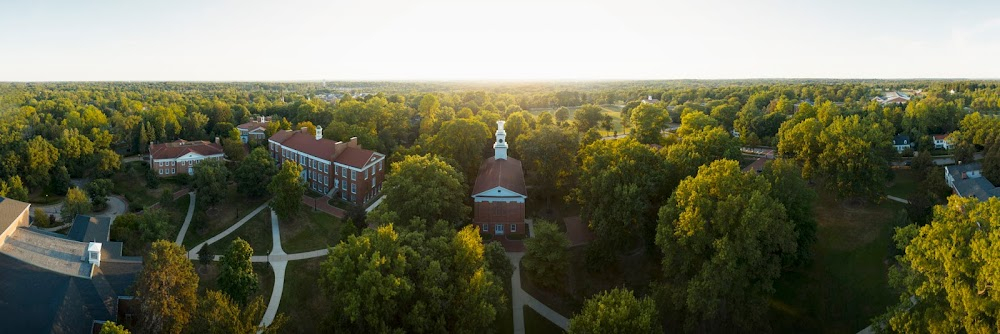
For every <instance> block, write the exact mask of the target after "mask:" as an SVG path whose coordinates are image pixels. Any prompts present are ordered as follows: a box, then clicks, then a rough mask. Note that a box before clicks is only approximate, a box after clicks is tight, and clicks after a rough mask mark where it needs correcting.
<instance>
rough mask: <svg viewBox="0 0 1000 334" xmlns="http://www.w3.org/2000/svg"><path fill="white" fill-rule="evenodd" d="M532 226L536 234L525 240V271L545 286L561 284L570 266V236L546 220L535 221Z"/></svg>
mask: <svg viewBox="0 0 1000 334" xmlns="http://www.w3.org/2000/svg"><path fill="white" fill-rule="evenodd" d="M532 227H533V228H534V229H535V236H534V237H532V238H528V240H525V241H524V252H525V253H524V258H523V259H522V260H521V261H522V264H523V265H524V271H525V273H527V274H528V275H529V276H530V277H532V278H533V279H535V280H536V281H537V282H538V283H540V284H541V285H543V286H547V287H556V286H559V285H560V284H562V283H563V282H564V281H565V277H566V274H567V269H568V268H569V250H568V248H569V238H567V237H566V234H565V233H562V232H561V231H559V227H558V226H556V225H555V224H553V223H550V222H547V221H544V220H537V221H535V224H534V225H533V226H532Z"/></svg>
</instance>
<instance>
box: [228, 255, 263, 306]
mask: <svg viewBox="0 0 1000 334" xmlns="http://www.w3.org/2000/svg"><path fill="white" fill-rule="evenodd" d="M251 256H253V248H250V244H249V243H247V242H246V241H244V240H243V239H242V238H236V239H235V240H233V241H232V242H231V243H230V244H229V249H228V250H226V254H225V255H223V256H222V261H221V262H222V268H221V272H220V273H219V289H220V290H222V292H224V293H225V294H227V295H229V297H231V298H232V299H233V300H234V301H236V303H237V304H240V305H246V303H247V301H248V300H249V298H250V296H251V295H253V294H254V293H257V284H258V283H257V281H258V279H257V274H256V273H254V272H253V264H252V263H250V257H251Z"/></svg>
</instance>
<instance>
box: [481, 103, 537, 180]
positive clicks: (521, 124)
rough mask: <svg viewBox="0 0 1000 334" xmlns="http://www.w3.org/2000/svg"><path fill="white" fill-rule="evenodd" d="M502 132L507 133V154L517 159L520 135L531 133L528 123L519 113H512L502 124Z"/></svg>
mask: <svg viewBox="0 0 1000 334" xmlns="http://www.w3.org/2000/svg"><path fill="white" fill-rule="evenodd" d="M504 130H505V131H507V143H508V146H509V147H510V148H509V149H508V151H510V152H508V155H510V156H513V157H519V156H520V154H519V152H520V145H519V144H518V143H519V141H518V140H519V139H520V138H521V136H522V135H524V134H525V133H528V132H530V131H531V129H530V128H529V126H528V121H527V120H525V119H524V116H523V115H521V113H513V114H511V115H510V116H507V121H506V123H504ZM470 180H471V179H470Z"/></svg>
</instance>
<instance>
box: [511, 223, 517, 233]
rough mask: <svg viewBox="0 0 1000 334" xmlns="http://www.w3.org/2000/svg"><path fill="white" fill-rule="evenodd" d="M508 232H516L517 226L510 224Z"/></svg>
mask: <svg viewBox="0 0 1000 334" xmlns="http://www.w3.org/2000/svg"><path fill="white" fill-rule="evenodd" d="M510 231H511V232H517V224H510Z"/></svg>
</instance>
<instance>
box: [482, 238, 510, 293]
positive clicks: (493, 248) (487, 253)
mask: <svg viewBox="0 0 1000 334" xmlns="http://www.w3.org/2000/svg"><path fill="white" fill-rule="evenodd" d="M483 258H484V259H485V261H486V268H487V269H489V270H490V272H491V273H493V275H494V276H496V280H495V281H496V282H503V286H504V291H506V292H508V293H509V292H510V289H511V286H510V284H511V283H510V282H511V278H513V277H514V265H513V264H511V263H510V259H509V258H508V257H507V250H505V249H504V248H503V245H501V244H500V243H499V242H490V243H488V244H486V245H485V246H484V247H483ZM505 295H506V294H505Z"/></svg>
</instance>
